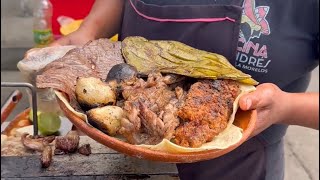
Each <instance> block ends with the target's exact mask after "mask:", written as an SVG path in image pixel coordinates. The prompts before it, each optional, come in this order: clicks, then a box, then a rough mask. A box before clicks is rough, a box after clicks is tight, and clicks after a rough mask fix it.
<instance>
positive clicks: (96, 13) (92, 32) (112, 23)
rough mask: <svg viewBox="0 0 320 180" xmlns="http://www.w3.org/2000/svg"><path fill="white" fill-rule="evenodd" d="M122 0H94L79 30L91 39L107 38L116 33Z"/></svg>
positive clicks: (121, 9) (120, 17)
mask: <svg viewBox="0 0 320 180" xmlns="http://www.w3.org/2000/svg"><path fill="white" fill-rule="evenodd" d="M123 4H124V0H96V1H95V3H94V4H93V6H92V9H91V11H90V13H89V14H88V16H87V17H86V18H85V19H84V21H83V23H82V25H81V26H80V28H79V31H82V32H83V33H86V34H87V35H88V36H91V37H92V38H93V39H98V38H109V37H111V36H112V35H114V34H116V33H118V31H119V29H120V26H121V21H122V11H123Z"/></svg>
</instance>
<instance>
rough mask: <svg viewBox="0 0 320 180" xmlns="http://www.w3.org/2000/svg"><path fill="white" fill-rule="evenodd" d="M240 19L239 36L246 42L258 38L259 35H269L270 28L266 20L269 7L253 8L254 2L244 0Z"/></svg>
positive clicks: (252, 0)
mask: <svg viewBox="0 0 320 180" xmlns="http://www.w3.org/2000/svg"><path fill="white" fill-rule="evenodd" d="M243 8H244V9H243V13H242V18H241V30H240V36H241V37H243V38H244V39H245V40H246V41H247V42H248V41H249V40H250V39H253V38H259V37H260V35H261V34H263V35H269V34H270V27H269V23H268V21H267V20H266V16H267V14H268V12H269V6H258V7H256V6H255V0H244V2H243Z"/></svg>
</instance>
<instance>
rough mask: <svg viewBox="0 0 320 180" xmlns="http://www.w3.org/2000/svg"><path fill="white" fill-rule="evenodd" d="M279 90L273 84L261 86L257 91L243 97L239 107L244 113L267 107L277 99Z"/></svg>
mask: <svg viewBox="0 0 320 180" xmlns="http://www.w3.org/2000/svg"><path fill="white" fill-rule="evenodd" d="M277 89H278V88H277V87H276V86H275V85H274V84H271V83H265V84H261V85H259V86H257V89H256V90H255V91H253V92H250V93H248V94H245V95H243V96H242V97H241V98H240V100H239V106H240V108H241V109H242V110H244V111H247V110H252V109H258V108H263V107H266V106H268V105H270V103H271V102H272V99H273V98H275V95H276V93H277Z"/></svg>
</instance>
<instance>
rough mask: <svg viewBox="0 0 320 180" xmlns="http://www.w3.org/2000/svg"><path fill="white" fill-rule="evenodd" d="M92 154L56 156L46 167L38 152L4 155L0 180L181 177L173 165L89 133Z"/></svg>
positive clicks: (86, 139) (154, 178)
mask: <svg viewBox="0 0 320 180" xmlns="http://www.w3.org/2000/svg"><path fill="white" fill-rule="evenodd" d="M85 143H89V144H90V145H91V148H92V154H91V155H90V156H84V155H81V154H78V153H76V154H72V155H55V156H53V162H52V164H51V165H50V167H49V168H47V169H42V168H41V166H40V159H39V158H40V157H39V155H31V156H30V155H29V156H22V157H17V156H14V157H13V156H10V157H4V156H1V179H3V178H4V179H63V180H64V179H71V180H73V179H152V180H158V179H165V180H166V179H168V180H172V179H179V178H178V176H177V170H176V167H175V165H174V164H167V163H159V162H152V161H146V160H141V159H138V158H132V157H128V156H125V155H123V154H119V153H117V152H115V151H113V150H111V149H109V148H107V147H105V146H103V145H101V144H99V143H97V142H95V141H94V140H92V139H91V138H89V137H87V136H81V139H80V145H82V144H85Z"/></svg>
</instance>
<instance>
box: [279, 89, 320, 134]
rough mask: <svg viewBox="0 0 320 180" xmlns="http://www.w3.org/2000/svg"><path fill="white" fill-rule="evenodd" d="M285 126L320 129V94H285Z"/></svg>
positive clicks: (283, 121)
mask: <svg viewBox="0 0 320 180" xmlns="http://www.w3.org/2000/svg"><path fill="white" fill-rule="evenodd" d="M284 96H285V97H284V99H283V101H284V102H283V103H284V104H285V106H286V108H285V109H286V112H285V118H284V119H283V120H282V121H281V123H284V124H290V125H299V126H304V127H309V128H314V129H319V93H285V95H284Z"/></svg>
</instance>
